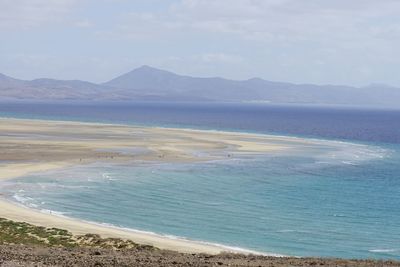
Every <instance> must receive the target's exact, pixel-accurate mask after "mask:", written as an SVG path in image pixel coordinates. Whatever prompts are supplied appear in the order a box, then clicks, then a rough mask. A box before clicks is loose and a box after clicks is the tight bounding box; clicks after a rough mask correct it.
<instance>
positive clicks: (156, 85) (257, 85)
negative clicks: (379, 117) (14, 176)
mask: <svg viewBox="0 0 400 267" xmlns="http://www.w3.org/2000/svg"><path fill="white" fill-rule="evenodd" d="M1 98H3V99H31V100H32V99H34V100H63V99H69V100H132V101H203V102H204V101H223V102H271V103H301V104H332V105H369V106H390V107H400V88H395V87H390V86H386V85H378V84H375V85H371V86H368V87H362V88H357V87H351V86H336V85H314V84H293V83H285V82H272V81H267V80H263V79H260V78H253V79H249V80H243V81H236V80H228V79H223V78H218V77H212V78H197V77H190V76H182V75H178V74H175V73H172V72H169V71H165V70H160V69H156V68H152V67H149V66H142V67H140V68H138V69H135V70H133V71H130V72H128V73H126V74H123V75H121V76H119V77H117V78H115V79H112V80H110V81H108V82H106V83H103V84H95V83H90V82H86V81H79V80H67V81H66V80H55V79H36V80H32V81H24V80H18V79H14V78H11V77H8V76H5V75H3V74H0V99H1Z"/></svg>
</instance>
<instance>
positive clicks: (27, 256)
mask: <svg viewBox="0 0 400 267" xmlns="http://www.w3.org/2000/svg"><path fill="white" fill-rule="evenodd" d="M0 266H5V267H7V266H8V267H14V266H32V267H33V266H38V267H39V266H85V267H90V266H271V267H272V266H275V267H278V266H382V267H386V266H387V267H391V266H399V267H400V262H396V261H373V260H341V259H318V258H302V259H300V258H275V257H264V256H253V255H239V254H220V255H215V256H212V255H205V254H183V253H178V252H173V251H167V250H159V249H157V248H154V247H151V246H142V245H138V244H135V243H134V242H131V241H126V240H121V239H110V238H107V239H103V238H100V237H99V236H97V235H84V236H74V235H72V234H71V233H69V232H68V231H65V230H62V229H56V228H44V227H38V226H34V225H30V224H27V223H19V222H13V221H9V220H5V219H0Z"/></svg>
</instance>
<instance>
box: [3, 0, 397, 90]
mask: <svg viewBox="0 0 400 267" xmlns="http://www.w3.org/2000/svg"><path fill="white" fill-rule="evenodd" d="M0 34H1V35H0V36H1V37H0V38H1V44H0V72H1V73H4V74H7V75H10V76H14V77H17V78H23V79H31V78H37V77H52V78H61V79H84V80H89V81H94V82H102V81H106V80H108V79H110V78H113V77H114V76H116V75H119V74H121V73H124V72H127V71H130V70H132V69H133V68H136V67H138V66H140V65H144V64H146V65H151V66H155V67H159V68H164V69H168V70H171V71H175V72H178V73H181V74H188V75H194V76H222V77H226V78H233V79H247V78H251V77H255V76H257V77H261V78H265V79H269V80H278V81H290V82H297V83H318V84H322V83H323V84H325V83H329V84H349V85H367V84H369V83H373V82H378V83H387V84H392V85H396V86H400V0H332V1H328V0H0Z"/></svg>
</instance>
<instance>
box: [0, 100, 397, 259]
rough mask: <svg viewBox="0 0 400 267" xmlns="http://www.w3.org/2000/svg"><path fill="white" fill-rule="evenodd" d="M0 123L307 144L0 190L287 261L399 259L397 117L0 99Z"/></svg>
mask: <svg viewBox="0 0 400 267" xmlns="http://www.w3.org/2000/svg"><path fill="white" fill-rule="evenodd" d="M0 117H14V118H15V117H16V118H35V119H51V120H74V121H91V122H107V123H110V122H111V123H124V124H134V125H147V126H168V127H181V128H196V129H214V130H229V131H239V132H256V133H264V134H274V135H288V136H295V137H301V138H313V139H314V140H318V143H319V145H318V146H315V147H312V148H310V149H307V150H305V151H302V153H295V154H285V153H280V154H279V155H276V154H274V155H259V156H254V157H246V158H235V159H231V160H224V161H212V162H204V163H196V164H190V163H173V164H172V163H171V164H148V163H141V164H135V166H113V165H109V166H104V165H99V164H92V165H88V166H79V167H70V168H67V169H64V170H60V171H50V172H46V173H43V174H40V175H29V176H27V177H21V178H18V179H16V180H13V181H8V182H3V183H1V185H0V187H1V188H0V190H1V192H2V193H3V194H6V195H8V196H9V198H10V199H12V200H14V201H17V202H19V203H20V204H23V205H26V206H29V207H32V208H36V209H40V210H42V211H43V212H52V213H54V214H59V215H61V216H68V217H73V218H78V219H82V220H86V221H91V222H96V223H103V224H107V225H112V226H115V227H122V228H128V229H135V230H138V231H145V232H152V233H157V234H160V235H165V236H169V237H171V238H185V239H189V240H195V241H200V242H209V243H217V244H221V245H224V246H229V247H236V248H242V249H247V250H252V251H257V252H263V253H274V254H280V255H290V256H323V257H343V258H394V259H400V223H399V222H400V111H398V110H383V109H380V110H379V109H362V108H343V107H321V106H318V107H316V106H314V107H310V106H288V105H286V106H285V105H261V104H226V103H225V104H221V103H213V104H195V103H191V104H170V103H58V104H50V103H0ZM325 140H327V141H325ZM328 143H329V144H330V145H329V146H327V145H326V144H328ZM332 147H334V149H332ZM66 189H67V190H66Z"/></svg>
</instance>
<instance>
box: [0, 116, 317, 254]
mask: <svg viewBox="0 0 400 267" xmlns="http://www.w3.org/2000/svg"><path fill="white" fill-rule="evenodd" d="M309 144H310V143H309V142H308V141H306V140H301V139H298V138H290V137H277V136H267V135H265V136H264V135H260V134H242V133H235V132H233V133H230V132H220V131H203V130H191V129H174V128H157V127H153V128H150V127H137V126H127V125H113V124H100V123H81V122H62V121H43V120H24V119H4V118H0V149H1V151H2V153H1V155H0V180H7V179H13V178H16V177H20V176H24V175H27V174H30V173H33V172H43V171H48V170H56V169H59V168H64V167H67V166H73V165H81V164H89V163H93V162H99V163H102V162H104V163H107V164H113V163H116V164H120V163H127V162H129V163H130V164H132V163H135V162H137V161H148V162H196V161H205V160H213V159H226V158H228V159H229V158H232V157H236V156H238V155H242V154H243V153H246V154H259V153H276V152H279V151H283V150H288V149H291V148H295V147H299V146H300V147H301V146H308V145H309ZM127 148H131V149H132V151H133V152H132V151H128V152H127V150H126V149H127ZM1 162H5V163H1ZM0 217H3V218H7V219H11V220H15V221H25V222H28V223H31V224H35V225H40V226H45V227H57V228H62V229H66V230H69V231H71V232H72V233H73V234H78V235H79V234H86V233H92V234H99V235H101V236H102V237H115V238H123V239H131V240H132V241H134V242H136V243H139V244H146V245H152V246H155V247H158V248H161V249H169V250H175V251H179V252H187V253H209V254H218V253H220V252H223V251H233V252H244V251H241V250H236V251H235V250H234V249H229V248H224V247H222V246H217V245H212V244H205V243H204V244H203V243H200V242H194V241H193V242H192V241H187V240H179V239H171V238H167V237H164V236H159V235H155V234H149V233H142V232H134V231H128V230H124V229H118V228H112V227H106V226H102V225H97V224H92V223H87V222H83V221H79V220H75V219H70V218H65V217H60V216H55V215H52V214H46V213H42V212H39V211H37V210H33V209H29V208H26V207H23V206H20V205H17V204H15V203H12V202H10V201H8V200H6V199H1V198H0Z"/></svg>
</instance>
